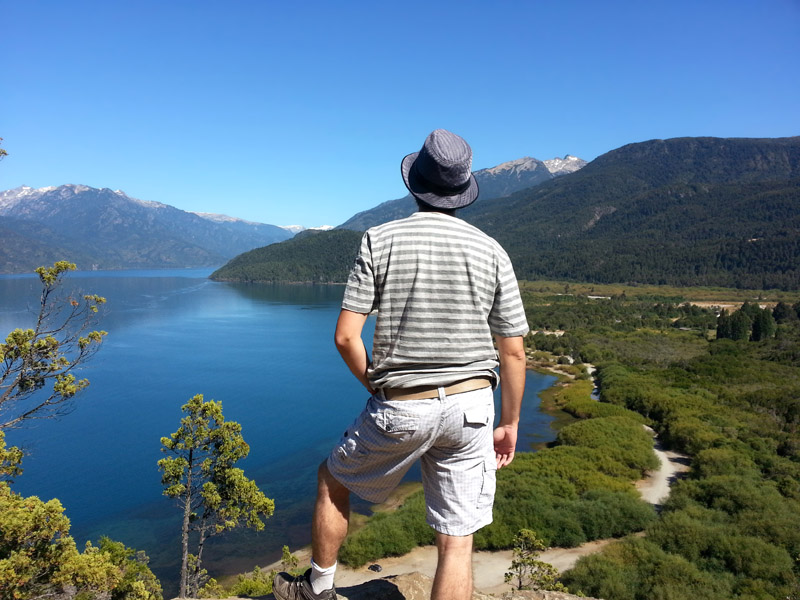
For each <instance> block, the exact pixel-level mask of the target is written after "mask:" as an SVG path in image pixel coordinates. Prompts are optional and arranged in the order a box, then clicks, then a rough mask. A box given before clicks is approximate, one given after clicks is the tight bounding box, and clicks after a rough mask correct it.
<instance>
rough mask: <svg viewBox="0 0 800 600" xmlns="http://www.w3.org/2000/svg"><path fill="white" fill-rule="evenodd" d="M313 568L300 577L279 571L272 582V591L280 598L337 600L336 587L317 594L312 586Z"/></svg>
mask: <svg viewBox="0 0 800 600" xmlns="http://www.w3.org/2000/svg"><path fill="white" fill-rule="evenodd" d="M310 577H311V569H309V570H308V571H306V572H305V574H303V575H300V576H299V577H292V576H291V575H289V574H288V573H278V574H277V575H275V580H274V581H273V582H272V593H273V594H275V597H276V598H277V599H278V600H336V598H337V597H336V587H335V586H334V587H332V588H331V589H329V590H324V591H322V592H320V593H319V594H315V593H314V590H313V589H312V587H311V579H310Z"/></svg>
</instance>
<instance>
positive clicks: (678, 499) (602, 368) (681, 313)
mask: <svg viewBox="0 0 800 600" xmlns="http://www.w3.org/2000/svg"><path fill="white" fill-rule="evenodd" d="M544 287H547V288H549V289H548V290H545V289H543V288H544ZM576 287H578V288H579V289H578V290H576V289H572V288H570V286H569V285H568V284H563V283H562V284H556V283H553V282H550V283H549V284H547V285H546V286H542V285H541V284H528V283H525V282H523V284H522V289H523V295H524V298H525V303H526V311H527V315H528V319H529V322H530V325H531V327H532V328H533V329H534V331H537V333H533V334H531V335H529V336H528V337H527V338H526V345H527V347H528V349H529V356H530V358H531V360H532V361H535V362H537V363H540V364H541V363H542V362H545V363H546V362H548V361H549V362H550V363H551V364H555V363H556V362H558V363H566V362H568V361H566V360H563V359H564V358H565V357H569V359H571V360H573V361H574V363H575V364H573V365H569V364H564V365H562V366H560V367H559V368H562V369H563V370H564V371H565V372H569V373H572V374H577V375H578V378H577V379H576V380H574V381H573V382H572V383H569V382H566V383H564V384H562V385H561V386H558V387H556V388H555V390H554V395H555V403H556V404H557V405H559V406H560V407H561V408H563V409H565V410H567V411H569V412H570V413H572V414H573V415H575V416H576V417H578V418H580V419H581V420H580V421H578V422H575V423H573V424H569V425H567V426H565V427H563V428H562V429H561V430H560V432H559V435H558V439H557V442H556V444H555V445H554V446H553V447H551V448H547V449H544V450H541V451H539V452H537V453H534V454H526V453H523V454H519V455H518V456H517V458H516V459H515V461H514V462H513V463H512V464H511V466H510V467H508V468H506V469H502V470H501V471H499V472H498V492H497V502H496V505H495V522H494V523H492V525H490V526H488V527H486V528H484V529H483V530H481V531H480V532H478V533H477V534H476V538H475V540H476V545H477V546H478V547H479V548H507V547H510V545H511V543H512V538H513V535H514V534H515V533H516V532H517V531H518V530H519V529H521V528H523V527H524V528H529V529H532V530H534V531H536V533H537V535H538V536H540V537H541V538H542V539H544V540H545V541H546V543H548V544H550V545H559V546H575V545H579V544H582V543H583V542H585V541H587V540H592V539H597V538H600V537H619V538H621V540H620V541H619V542H617V543H615V544H612V545H610V546H608V547H607V549H606V550H604V551H603V552H601V553H599V554H596V555H592V556H589V557H587V558H584V559H582V560H581V561H580V562H579V563H578V564H577V565H576V567H575V568H574V569H572V570H571V571H568V572H567V573H566V574H564V575H563V577H562V581H563V582H564V583H565V584H566V585H567V586H568V587H569V589H570V591H572V592H581V593H584V594H586V595H589V596H594V597H598V598H606V599H607V600H646V599H651V598H670V599H672V600H695V599H697V598H704V599H712V600H716V599H719V600H722V599H723V598H724V599H731V598H741V599H745V598H747V599H754V598H763V599H767V598H796V597H798V593H800V584H799V583H798V582H799V580H798V576H800V563H798V561H797V558H798V557H799V556H800V431H798V426H800V314H798V313H800V302H798V297H800V296H798V294H797V292H795V294H794V295H793V296H791V297H788V296H787V295H783V296H782V300H783V301H782V302H781V303H779V304H775V301H776V300H777V298H772V297H770V296H769V294H766V293H764V292H762V293H761V295H762V300H761V302H762V304H764V305H765V306H766V308H763V309H762V308H760V307H759V306H758V304H756V303H750V304H747V305H745V306H744V307H743V308H742V309H737V310H736V311H734V313H733V314H734V315H735V314H737V313H738V312H739V311H740V310H741V311H744V312H745V313H750V314H752V315H755V316H756V317H757V316H758V315H759V314H764V315H765V318H768V319H772V320H773V322H774V326H775V327H774V329H772V335H769V336H766V337H764V338H763V339H761V340H760V341H755V339H754V338H753V334H754V333H755V332H754V330H753V329H752V325H753V323H755V322H756V321H755V320H751V321H749V322H750V323H751V325H750V327H751V329H750V334H751V335H750V337H748V338H745V339H741V340H739V341H735V340H731V339H716V330H717V323H718V321H719V319H718V316H717V314H716V312H715V311H714V310H713V309H710V308H704V307H699V306H695V305H693V304H691V303H688V302H686V300H687V295H689V294H692V293H693V291H692V290H679V289H676V288H646V289H643V290H639V289H637V288H630V287H628V288H622V289H619V288H617V289H618V290H619V291H618V293H616V294H614V295H611V296H610V297H608V298H594V299H592V298H590V297H589V295H590V294H588V293H587V291H588V289H586V288H588V286H576ZM598 287H601V286H598ZM565 289H566V290H567V291H566V292H565V291H564V290H565ZM596 291H598V290H595V292H596ZM599 291H604V292H605V291H608V289H607V288H605V287H601V289H600V290H599ZM707 293H708V292H707V291H706V290H700V296H701V297H703V298H705V297H706V294H707ZM718 293H720V292H719V290H718ZM740 295H741V292H735V291H733V292H731V296H732V297H733V298H737V297H740ZM718 298H721V297H720V296H718ZM767 302H768V303H767ZM790 302H791V304H790ZM757 311H759V312H757ZM773 315H774V316H773ZM731 318H733V317H731ZM556 328H558V329H559V330H560V331H559V333H561V332H562V331H563V333H561V335H553V330H554V329H556ZM548 333H549V334H548ZM559 357H561V358H562V360H558V361H556V359H557V358H559ZM583 362H591V363H593V364H595V365H596V366H597V368H598V381H599V385H600V395H601V401H600V402H596V401H593V400H591V399H590V398H589V392H590V390H591V385H589V382H588V381H587V380H586V379H585V377H586V375H585V371H584V369H583V366H582V363H583ZM644 423H647V424H650V425H651V426H652V427H653V428H654V429H655V430H656V431H657V433H658V435H659V437H660V438H661V440H662V442H664V443H665V444H666V445H667V446H668V447H670V448H671V449H674V450H678V451H681V452H683V453H685V454H687V455H689V456H690V457H691V460H692V463H691V471H690V473H689V476H688V477H687V478H686V479H684V480H680V481H678V482H677V483H676V484H674V485H673V490H672V493H671V495H670V498H669V500H668V501H667V503H666V505H665V506H663V507H662V509H661V512H660V513H659V514H656V513H654V512H653V511H652V509H651V508H650V507H648V506H646V505H644V504H643V503H642V502H641V500H639V499H638V497H637V496H636V494H635V492H634V488H633V486H632V485H631V481H632V480H634V479H638V478H639V477H640V476H641V474H642V472H643V471H644V470H646V469H650V468H652V467H653V462H652V460H653V455H652V450H651V443H652V442H651V440H650V438H649V436H647V435H646V434H645V432H644V430H643V429H642V424H644ZM423 513H424V505H423V499H422V497H421V496H412V497H411V498H409V500H408V501H407V502H406V504H405V505H404V506H403V507H401V508H400V509H399V510H398V511H396V512H395V513H380V514H378V515H376V516H374V517H372V518H371V519H370V522H369V523H368V524H367V525H366V527H364V528H363V529H360V530H359V531H358V532H356V533H355V534H353V535H351V536H350V537H349V538H348V541H347V543H346V545H345V549H344V551H343V552H342V555H341V558H342V560H343V561H345V562H350V563H352V564H361V563H363V562H364V561H370V560H375V559H377V558H378V557H380V556H383V555H385V554H399V553H403V552H406V551H407V550H408V549H409V548H410V547H413V545H416V544H427V543H430V542H431V539H432V534H431V533H430V529H429V528H427V527H426V526H425V525H424V514H423ZM636 531H643V532H644V537H642V536H641V535H629V536H628V537H626V535H628V534H631V533H633V532H636Z"/></svg>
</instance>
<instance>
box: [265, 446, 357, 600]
mask: <svg viewBox="0 0 800 600" xmlns="http://www.w3.org/2000/svg"><path fill="white" fill-rule="evenodd" d="M349 519H350V491H349V490H348V489H347V488H346V487H344V486H343V485H342V484H341V483H339V482H338V481H336V479H334V478H333V476H332V475H331V474H330V471H328V466H327V464H326V463H324V462H323V463H322V464H321V465H320V466H319V470H318V471H317V502H316V505H315V506H314V518H313V521H312V523H311V559H312V560H313V561H314V562H313V564H312V568H311V569H309V570H308V571H306V573H305V575H301V576H300V577H291V576H289V575H287V574H286V573H278V574H277V575H275V580H274V582H273V588H272V591H273V593H274V594H275V597H276V598H277V599H278V600H316V599H320V600H335V598H336V594H335V592H334V590H333V587H334V585H333V572H334V571H335V565H336V557H337V555H338V553H339V547H340V546H341V545H342V542H344V538H345V536H346V535H347V525H348V522H349ZM332 567H333V568H332ZM315 587H316V588H317V591H316V592H315V591H314V588H315Z"/></svg>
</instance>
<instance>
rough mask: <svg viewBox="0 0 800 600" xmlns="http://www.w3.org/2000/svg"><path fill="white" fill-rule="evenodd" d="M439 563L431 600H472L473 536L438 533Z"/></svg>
mask: <svg viewBox="0 0 800 600" xmlns="http://www.w3.org/2000/svg"><path fill="white" fill-rule="evenodd" d="M436 548H437V549H438V551H439V563H438V564H437V565H436V576H435V577H434V579H433V591H432V592H431V600H470V598H472V536H471V535H465V536H452V535H446V534H444V533H438V532H437V533H436Z"/></svg>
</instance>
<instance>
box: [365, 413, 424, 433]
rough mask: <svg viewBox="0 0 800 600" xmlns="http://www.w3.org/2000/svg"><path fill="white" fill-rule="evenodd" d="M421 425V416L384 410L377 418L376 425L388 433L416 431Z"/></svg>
mask: <svg viewBox="0 0 800 600" xmlns="http://www.w3.org/2000/svg"><path fill="white" fill-rule="evenodd" d="M419 423H420V417H419V415H415V414H413V413H405V412H398V411H394V410H382V411H380V412H379V413H378V414H377V415H376V417H375V424H376V425H377V426H378V427H379V428H380V429H381V430H382V431H384V432H386V433H403V432H409V431H416V430H417V429H419Z"/></svg>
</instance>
